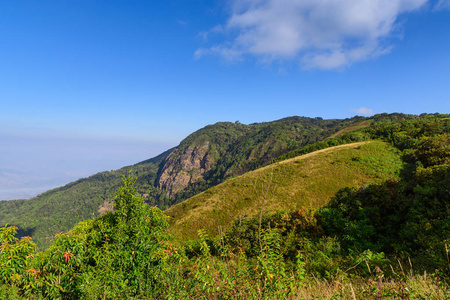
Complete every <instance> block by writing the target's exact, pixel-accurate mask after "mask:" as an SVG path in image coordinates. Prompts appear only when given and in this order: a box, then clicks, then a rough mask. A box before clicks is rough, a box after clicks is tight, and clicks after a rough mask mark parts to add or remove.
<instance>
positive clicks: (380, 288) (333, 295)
mask: <svg viewBox="0 0 450 300" xmlns="http://www.w3.org/2000/svg"><path fill="white" fill-rule="evenodd" d="M295 294H296V296H295V297H293V298H292V299H304V300H310V299H351V300H355V299H450V294H448V290H445V287H443V286H440V283H439V282H437V281H436V279H435V278H433V277H431V276H427V274H426V273H425V274H424V275H409V276H406V277H404V280H402V279H397V280H394V279H388V280H386V279H383V278H380V279H374V278H368V279H367V278H353V279H351V280H349V279H342V280H338V281H332V282H330V281H326V280H318V279H315V280H310V281H308V282H307V283H305V284H304V285H302V286H298V287H296V289H295Z"/></svg>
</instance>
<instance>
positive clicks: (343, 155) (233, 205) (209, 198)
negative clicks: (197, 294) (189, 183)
mask: <svg viewBox="0 0 450 300" xmlns="http://www.w3.org/2000/svg"><path fill="white" fill-rule="evenodd" d="M402 166H403V163H402V161H401V159H400V154H399V152H398V150H395V149H394V148H392V147H391V146H389V145H387V144H386V143H383V142H381V141H371V142H361V143H354V144H347V145H341V146H336V147H332V148H327V149H323V150H320V151H316V152H313V153H309V154H306V155H303V156H299V157H296V158H293V159H290V160H286V161H282V162H278V163H275V164H272V165H270V166H266V167H264V168H261V169H258V170H255V171H252V172H249V173H246V174H244V175H242V176H239V177H236V178H233V179H229V180H227V181H226V182H224V183H222V184H220V185H218V186H215V187H213V188H211V189H209V190H207V191H205V192H203V193H201V194H199V195H196V196H194V197H192V198H190V199H188V200H186V201H184V202H182V203H179V204H177V205H175V206H173V207H171V208H170V209H168V210H167V211H166V214H167V215H168V216H170V217H171V227H170V231H171V232H172V233H173V234H174V235H175V236H176V237H178V238H179V239H180V240H188V239H193V238H195V237H196V236H197V231H198V230H199V229H206V232H207V234H208V235H209V236H215V235H217V232H218V227H219V226H221V227H222V228H223V229H224V230H225V229H226V228H228V227H229V226H230V225H232V224H233V222H234V220H236V219H238V218H240V217H252V216H255V215H256V214H258V213H259V212H260V211H261V208H263V209H264V211H265V212H275V211H277V210H285V209H298V208H310V209H315V208H318V207H321V206H323V205H325V204H326V203H327V202H328V201H329V200H330V198H331V197H332V196H333V195H334V194H335V193H336V192H337V191H338V190H339V189H340V188H342V187H346V186H353V187H360V186H363V185H367V184H371V183H375V182H381V181H384V180H387V179H390V178H397V177H398V174H399V171H400V169H401V168H402Z"/></svg>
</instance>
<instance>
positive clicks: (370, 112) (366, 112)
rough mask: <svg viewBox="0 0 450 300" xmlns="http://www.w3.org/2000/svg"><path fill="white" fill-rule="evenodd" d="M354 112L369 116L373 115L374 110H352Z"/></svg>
mask: <svg viewBox="0 0 450 300" xmlns="http://www.w3.org/2000/svg"><path fill="white" fill-rule="evenodd" d="M352 112H354V113H357V114H360V115H363V116H369V115H373V109H370V108H367V107H361V108H358V109H352Z"/></svg>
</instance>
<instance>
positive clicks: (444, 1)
mask: <svg viewBox="0 0 450 300" xmlns="http://www.w3.org/2000/svg"><path fill="white" fill-rule="evenodd" d="M442 9H450V0H439V1H438V3H436V5H435V6H434V10H442Z"/></svg>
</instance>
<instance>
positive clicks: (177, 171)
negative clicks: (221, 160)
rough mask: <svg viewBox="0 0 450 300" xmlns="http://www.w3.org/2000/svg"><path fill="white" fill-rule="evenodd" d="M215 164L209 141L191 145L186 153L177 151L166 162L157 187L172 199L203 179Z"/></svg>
mask: <svg viewBox="0 0 450 300" xmlns="http://www.w3.org/2000/svg"><path fill="white" fill-rule="evenodd" d="M214 162H215V160H214V158H213V157H212V156H211V153H210V142H209V141H204V142H203V143H201V144H200V145H196V146H194V145H190V146H188V147H187V148H186V149H185V150H184V151H182V150H181V151H180V150H179V149H176V150H174V151H173V152H172V153H171V154H170V155H169V156H168V157H167V159H166V160H165V162H164V166H163V167H162V169H161V172H160V174H159V177H158V179H157V186H158V187H159V188H160V189H164V190H165V191H166V193H167V194H168V195H169V197H172V196H173V195H176V194H177V193H178V192H180V191H182V190H184V189H185V188H186V187H187V186H188V185H190V184H192V183H194V182H196V181H198V180H200V179H203V178H204V177H205V176H206V175H207V174H208V173H209V172H210V171H211V169H212V167H213V164H214Z"/></svg>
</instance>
